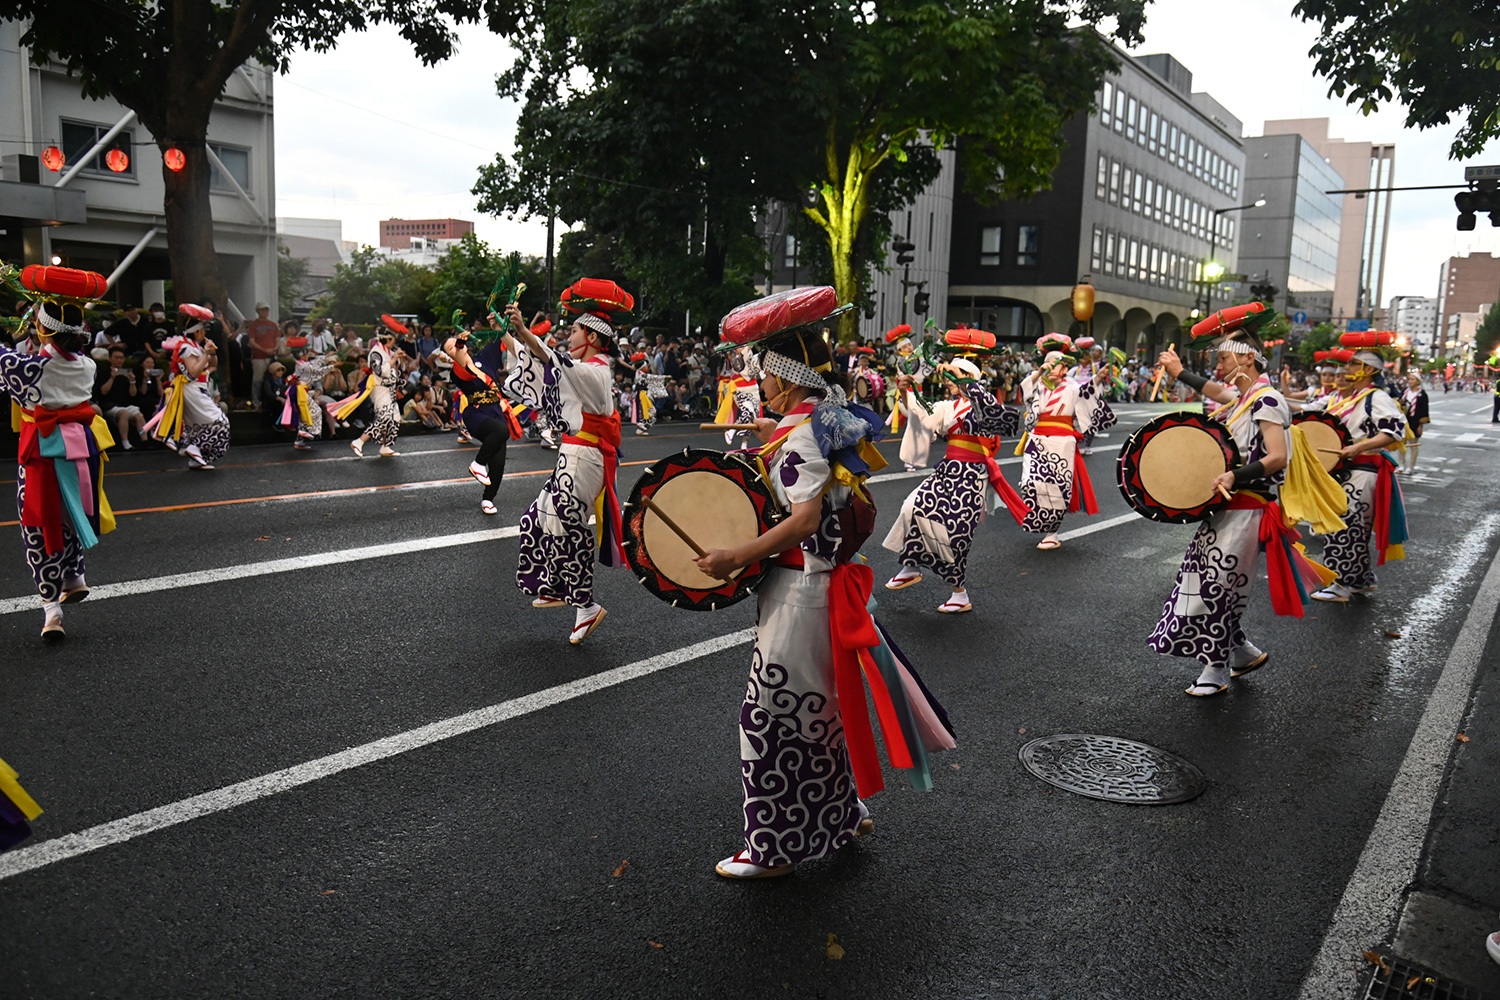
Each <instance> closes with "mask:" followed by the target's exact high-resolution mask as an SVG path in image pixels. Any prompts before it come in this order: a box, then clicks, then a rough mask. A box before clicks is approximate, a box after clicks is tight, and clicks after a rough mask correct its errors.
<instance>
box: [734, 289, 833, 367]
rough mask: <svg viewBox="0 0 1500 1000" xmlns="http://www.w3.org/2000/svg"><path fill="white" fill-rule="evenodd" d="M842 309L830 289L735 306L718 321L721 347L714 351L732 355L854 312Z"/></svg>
mask: <svg viewBox="0 0 1500 1000" xmlns="http://www.w3.org/2000/svg"><path fill="white" fill-rule="evenodd" d="M853 308H854V307H853V306H852V305H843V306H841V305H839V297H838V293H837V292H835V291H834V290H833V288H832V287H831V286H829V285H814V286H811V287H809V288H789V289H787V290H786V291H784V292H777V293H776V294H774V295H767V296H766V297H765V298H760V299H755V300H753V301H751V302H746V303H745V304H744V305H741V306H735V307H734V308H733V309H731V310H729V313H728V314H727V315H725V317H724V318H723V319H722V320H720V321H719V344H718V346H717V347H716V348H714V350H716V351H732V350H734V349H735V348H736V347H743V346H745V345H746V344H758V343H760V342H761V341H763V340H766V339H768V338H770V337H774V336H776V335H777V334H778V333H785V332H787V331H788V330H795V329H797V328H798V327H802V326H813V325H815V324H818V323H822V322H824V321H825V320H829V319H832V318H833V317H835V316H838V315H841V314H842V313H845V312H848V311H849V310H850V309H853Z"/></svg>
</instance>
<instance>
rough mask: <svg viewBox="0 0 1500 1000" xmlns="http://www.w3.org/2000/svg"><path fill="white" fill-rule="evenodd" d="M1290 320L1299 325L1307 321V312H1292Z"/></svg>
mask: <svg viewBox="0 0 1500 1000" xmlns="http://www.w3.org/2000/svg"><path fill="white" fill-rule="evenodd" d="M1292 322H1293V323H1296V324H1297V325H1298V326H1301V325H1302V324H1303V323H1306V322H1307V313H1305V312H1301V311H1300V310H1299V311H1298V312H1294V313H1292Z"/></svg>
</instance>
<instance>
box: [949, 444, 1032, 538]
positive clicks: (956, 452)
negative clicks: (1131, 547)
mask: <svg viewBox="0 0 1500 1000" xmlns="http://www.w3.org/2000/svg"><path fill="white" fill-rule="evenodd" d="M999 450H1000V439H999V438H998V437H982V436H980V435H977V434H950V435H948V450H947V451H946V452H944V454H943V457H944V458H947V459H951V460H953V461H955V462H983V463H984V465H985V472H986V474H987V475H988V476H989V480H990V485H991V486H993V487H994V488H995V493H996V494H998V495H999V497H1000V502H1001V503H1003V504H1005V509H1006V510H1008V511H1010V516H1011V517H1013V518H1015V519H1016V523H1017V524H1020V523H1021V522H1023V521H1025V520H1026V515H1027V514H1028V513H1030V511H1031V508H1030V507H1028V506H1027V505H1026V501H1025V500H1022V499H1021V494H1019V493H1017V492H1016V489H1015V487H1014V486H1012V485H1011V484H1010V482H1009V481H1008V480H1007V479H1006V478H1005V476H1004V475H1002V474H1001V472H1000V463H999V462H997V461H995V452H997V451H999Z"/></svg>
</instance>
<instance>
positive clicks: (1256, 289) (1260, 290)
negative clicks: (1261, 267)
mask: <svg viewBox="0 0 1500 1000" xmlns="http://www.w3.org/2000/svg"><path fill="white" fill-rule="evenodd" d="M1279 291H1281V289H1279V288H1277V287H1276V286H1275V285H1273V284H1271V282H1270V279H1267V280H1266V281H1263V282H1261V283H1259V284H1255V285H1251V286H1250V294H1251V295H1253V296H1255V298H1256V300H1257V301H1260V302H1270V301H1271V300H1272V299H1274V298H1275V297H1276V293H1277V292H1279Z"/></svg>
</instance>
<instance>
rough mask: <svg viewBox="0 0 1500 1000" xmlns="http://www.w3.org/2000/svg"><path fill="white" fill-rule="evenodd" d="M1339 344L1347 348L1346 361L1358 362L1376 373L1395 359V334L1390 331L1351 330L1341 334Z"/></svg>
mask: <svg viewBox="0 0 1500 1000" xmlns="http://www.w3.org/2000/svg"><path fill="white" fill-rule="evenodd" d="M1339 343H1340V344H1342V345H1343V346H1344V347H1346V348H1348V353H1349V354H1350V357H1349V358H1348V359H1347V361H1346V362H1345V363H1346V364H1347V363H1348V361H1358V362H1359V363H1360V364H1362V365H1369V366H1370V367H1371V368H1373V369H1375V370H1376V371H1383V370H1384V369H1385V366H1386V363H1387V362H1389V361H1394V360H1395V359H1396V334H1395V332H1394V331H1391V330H1353V331H1350V332H1349V333H1345V334H1342V335H1341V336H1340V337H1339Z"/></svg>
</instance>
